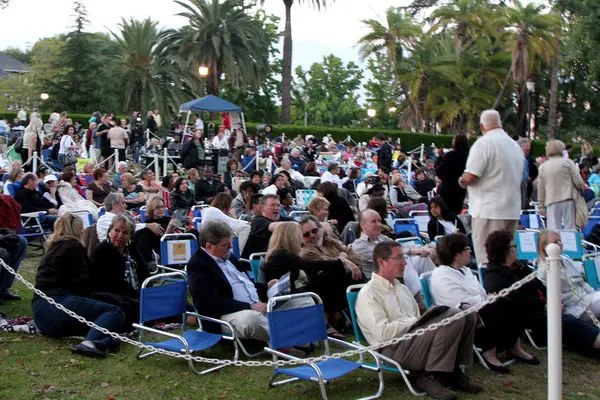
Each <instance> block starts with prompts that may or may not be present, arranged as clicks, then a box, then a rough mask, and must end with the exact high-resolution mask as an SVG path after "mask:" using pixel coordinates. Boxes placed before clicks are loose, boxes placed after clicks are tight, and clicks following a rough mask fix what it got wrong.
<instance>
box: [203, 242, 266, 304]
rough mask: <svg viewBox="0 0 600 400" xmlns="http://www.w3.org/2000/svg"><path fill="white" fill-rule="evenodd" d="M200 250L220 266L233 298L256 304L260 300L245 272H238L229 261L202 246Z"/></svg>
mask: <svg viewBox="0 0 600 400" xmlns="http://www.w3.org/2000/svg"><path fill="white" fill-rule="evenodd" d="M202 250H204V251H205V252H206V254H208V255H209V256H210V257H211V258H212V259H213V260H215V262H216V263H217V265H218V266H219V268H221V271H223V274H224V275H225V277H226V278H227V282H229V284H230V285H231V291H232V293H233V299H234V300H236V301H241V302H243V303H248V304H256V303H258V302H259V301H260V299H259V298H258V292H257V291H256V287H255V286H254V284H253V283H252V282H251V281H250V278H248V276H246V274H244V273H243V272H240V271H239V270H238V269H237V268H236V267H235V265H233V264H232V263H231V261H229V260H225V259H223V258H219V257H215V256H213V255H212V254H210V253H209V252H208V251H206V249H204V248H202Z"/></svg>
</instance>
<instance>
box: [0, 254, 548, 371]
mask: <svg viewBox="0 0 600 400" xmlns="http://www.w3.org/2000/svg"><path fill="white" fill-rule="evenodd" d="M0 264H2V266H3V267H4V268H5V269H6V270H7V271H8V272H9V273H11V274H13V275H14V276H15V278H16V279H17V280H19V281H20V282H21V283H22V284H24V285H25V286H26V287H27V288H29V289H31V290H33V291H34V292H35V294H37V295H38V296H40V297H41V298H43V299H44V300H46V301H47V302H48V303H50V304H52V305H53V306H55V307H56V308H58V309H59V310H61V311H63V312H64V313H66V314H67V315H69V316H71V317H73V318H75V319H76V320H78V321H79V322H81V323H83V324H85V325H87V326H89V327H90V328H93V329H96V330H98V331H100V332H102V333H104V334H106V335H108V336H110V337H112V338H113V339H117V340H120V341H121V342H124V343H127V344H130V345H132V346H135V347H138V348H141V349H145V350H149V351H152V352H156V353H160V354H164V355H167V356H171V357H174V358H182V359H185V360H188V361H189V360H191V361H195V362H198V363H206V364H215V365H235V366H236V367H275V366H277V367H283V366H291V365H304V364H306V363H311V362H312V363H316V362H321V361H325V360H327V359H332V358H336V359H339V358H345V357H351V356H356V355H359V354H362V353H365V352H367V351H369V350H372V351H378V350H379V349H380V348H382V347H386V346H390V345H393V344H397V343H400V342H402V341H405V340H409V339H412V338H414V337H417V336H421V335H424V334H425V333H427V332H433V331H435V330H437V329H438V328H440V327H442V326H447V325H449V324H451V323H452V322H454V321H457V320H459V319H461V318H463V317H465V316H466V315H468V314H471V313H473V312H477V311H479V310H480V309H481V308H483V307H485V306H486V305H488V304H492V303H494V302H495V301H496V300H498V299H500V298H502V297H506V296H508V295H509V294H510V292H512V291H514V290H517V289H519V288H521V287H522V286H523V285H525V284H526V283H528V282H531V281H532V280H534V279H536V277H537V274H536V273H531V274H529V275H527V276H526V277H525V278H523V279H521V280H520V281H517V282H515V283H514V284H512V285H511V286H510V287H508V288H505V289H502V290H501V291H500V292H498V294H491V295H489V296H488V297H487V298H486V300H485V301H484V302H483V303H481V304H478V305H476V306H472V307H470V308H468V309H466V310H463V311H460V312H458V313H456V314H454V315H452V316H451V317H448V318H445V319H443V320H441V321H440V322H436V323H433V324H431V325H429V326H427V327H426V328H419V329H417V330H415V331H414V332H411V333H407V334H405V335H403V336H401V337H397V338H394V339H391V340H388V341H386V342H383V343H379V344H375V345H371V346H364V347H362V348H361V349H357V350H349V351H345V352H342V353H335V354H331V355H329V356H326V355H323V356H320V357H311V358H303V359H302V360H285V361H284V360H280V361H235V362H234V361H231V360H220V359H216V358H205V357H199V356H192V355H189V354H181V353H176V352H173V351H168V350H163V349H159V348H156V347H154V346H150V345H147V344H144V343H140V342H137V341H135V340H132V339H130V338H128V337H126V336H121V335H119V334H118V333H115V332H111V331H109V330H108V329H106V328H103V327H101V326H98V325H96V324H95V323H93V322H91V321H88V320H86V319H85V318H83V317H81V316H79V315H77V314H75V313H74V312H73V311H71V310H69V309H67V308H65V307H64V306H63V305H62V304H59V303H57V302H56V301H54V299H52V298H51V297H48V296H46V294H44V293H43V292H42V291H40V290H38V289H36V288H35V287H34V285H33V284H31V283H29V282H28V281H27V280H26V279H25V278H23V277H22V276H21V275H20V274H18V273H17V272H16V271H15V270H14V269H12V268H11V267H10V266H8V265H6V263H5V262H4V261H3V260H2V259H0Z"/></svg>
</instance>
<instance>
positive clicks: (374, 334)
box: [356, 241, 483, 399]
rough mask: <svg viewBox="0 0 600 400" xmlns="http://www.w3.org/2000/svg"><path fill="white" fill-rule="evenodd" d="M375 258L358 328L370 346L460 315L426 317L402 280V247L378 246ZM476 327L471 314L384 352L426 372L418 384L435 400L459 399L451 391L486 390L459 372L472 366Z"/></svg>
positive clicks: (389, 243) (361, 300)
mask: <svg viewBox="0 0 600 400" xmlns="http://www.w3.org/2000/svg"><path fill="white" fill-rule="evenodd" d="M372 258H373V260H374V262H373V278H372V279H371V280H370V281H369V282H368V283H367V284H366V285H365V286H364V287H363V288H362V289H361V291H360V292H359V294H358V298H357V300H356V316H357V320H358V325H359V326H360V328H361V330H362V332H363V334H364V336H365V338H366V339H367V342H368V343H369V345H376V344H380V343H384V342H387V341H389V340H392V339H394V338H397V337H401V336H403V335H405V334H407V333H409V332H412V331H414V330H415V329H417V328H425V327H427V326H429V325H431V324H433V323H436V322H440V321H441V320H443V319H445V318H448V317H451V316H452V315H455V314H457V313H459V312H460V310H458V309H454V308H449V309H447V310H445V311H443V312H441V313H439V314H438V315H433V314H429V315H430V317H428V313H425V314H424V315H423V316H421V313H420V312H419V307H418V305H417V302H416V301H415V300H414V298H413V297H412V296H411V292H410V290H409V289H408V288H407V287H406V286H404V285H403V284H401V283H400V282H399V281H398V278H402V277H403V275H404V270H405V267H406V261H405V259H404V252H403V251H402V247H401V246H400V244H398V243H395V242H393V241H386V242H382V243H379V244H377V245H376V246H375V249H374V251H373V257H372ZM475 325H476V316H475V314H469V315H467V316H466V317H465V318H462V319H459V320H457V321H454V322H452V323H450V324H449V325H444V326H441V327H440V328H438V329H436V330H434V331H427V332H425V334H423V335H419V336H416V337H413V338H412V339H408V340H404V341H401V342H399V343H397V344H393V345H389V346H385V347H383V348H382V349H380V352H381V353H382V354H383V355H385V356H386V357H389V358H391V359H393V360H395V361H397V362H398V363H400V365H401V366H402V367H403V368H405V369H407V370H409V371H415V372H421V371H424V374H423V375H422V376H420V377H419V378H417V379H416V380H415V381H414V385H415V387H416V388H417V390H421V391H424V392H426V393H427V394H428V395H429V396H431V397H433V398H435V399H455V398H456V397H457V394H456V393H455V392H453V391H452V390H450V389H449V388H452V389H457V390H460V391H463V392H467V393H479V392H481V391H482V390H483V388H482V387H481V386H480V385H477V384H474V383H471V382H470V381H469V380H468V378H467V377H466V375H465V374H464V373H463V372H462V371H461V369H460V368H459V366H467V367H469V366H471V365H472V363H473V339H474V336H475Z"/></svg>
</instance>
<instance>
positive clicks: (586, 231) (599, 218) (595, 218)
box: [581, 208, 600, 239]
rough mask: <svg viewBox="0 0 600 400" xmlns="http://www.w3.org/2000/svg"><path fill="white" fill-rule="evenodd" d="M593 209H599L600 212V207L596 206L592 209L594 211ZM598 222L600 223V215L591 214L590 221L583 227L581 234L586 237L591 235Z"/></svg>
mask: <svg viewBox="0 0 600 400" xmlns="http://www.w3.org/2000/svg"><path fill="white" fill-rule="evenodd" d="M593 210H597V211H598V212H600V208H594V209H592V211H593ZM598 224H600V215H590V216H589V217H588V223H587V224H586V226H584V227H583V228H581V234H582V235H583V238H584V239H585V238H587V237H589V236H590V234H591V233H592V231H593V230H594V228H595V227H596V225H598Z"/></svg>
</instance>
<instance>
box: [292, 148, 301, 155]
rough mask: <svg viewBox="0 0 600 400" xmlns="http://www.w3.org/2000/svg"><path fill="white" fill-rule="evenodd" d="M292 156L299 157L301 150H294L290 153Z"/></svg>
mask: <svg viewBox="0 0 600 400" xmlns="http://www.w3.org/2000/svg"><path fill="white" fill-rule="evenodd" d="M290 154H298V155H299V154H300V150H298V149H292V150H291V151H290Z"/></svg>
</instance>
